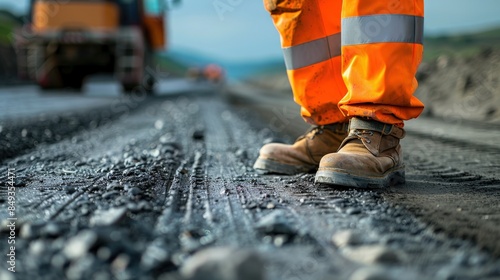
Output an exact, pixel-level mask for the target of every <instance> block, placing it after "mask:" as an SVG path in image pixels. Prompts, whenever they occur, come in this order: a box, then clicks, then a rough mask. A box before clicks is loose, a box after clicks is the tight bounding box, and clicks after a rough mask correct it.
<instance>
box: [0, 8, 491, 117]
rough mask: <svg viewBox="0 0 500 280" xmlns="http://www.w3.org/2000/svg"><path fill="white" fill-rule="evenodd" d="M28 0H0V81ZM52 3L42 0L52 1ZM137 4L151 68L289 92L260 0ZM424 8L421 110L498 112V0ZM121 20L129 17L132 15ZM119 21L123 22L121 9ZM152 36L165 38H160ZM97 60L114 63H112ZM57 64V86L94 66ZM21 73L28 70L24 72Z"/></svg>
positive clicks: (77, 83) (13, 64) (11, 79)
mask: <svg viewBox="0 0 500 280" xmlns="http://www.w3.org/2000/svg"><path fill="white" fill-rule="evenodd" d="M30 1H33V0H18V1H10V0H0V58H1V61H2V63H1V65H0V84H3V85H7V84H16V83H25V81H20V80H19V79H18V77H19V75H18V73H17V72H18V71H17V70H16V69H18V68H19V67H18V64H20V63H23V62H20V61H21V60H23V61H24V60H26V59H25V58H21V59H20V58H19V53H21V52H22V48H23V47H22V44H21V45H20V44H17V45H16V44H15V42H14V41H15V40H14V37H15V36H14V34H15V32H14V30H16V28H17V29H19V28H20V27H21V26H23V25H24V24H25V23H27V22H28V21H29V19H30V15H29V13H30ZM37 1H38V0H37ZM37 1H34V2H37ZM134 1H135V2H137V0H120V1H118V3H125V4H123V5H127V3H132V2H134ZM42 2H43V1H42ZM59 2H61V1H57V0H50V1H47V3H53V4H55V5H58V4H59ZM63 2H67V1H63ZM69 2H70V3H71V2H72V1H69ZM73 2H75V1H73ZM76 2H77V1H76ZM94 2H113V1H104V0H102V1H101V0H99V1H94ZM177 2H178V3H177ZM61 3H62V2H61ZM138 3H143V4H144V6H145V7H147V8H146V10H148V9H149V11H146V16H148V13H149V16H151V15H152V17H150V18H149V23H152V25H150V26H149V27H152V28H153V29H155V28H156V29H157V31H158V25H162V26H163V29H164V30H159V31H158V32H157V34H156V37H157V38H156V39H155V38H153V39H155V40H156V42H153V41H154V40H153V41H151V42H149V43H150V44H149V46H156V48H155V50H152V51H151V53H152V54H154V59H153V60H154V63H153V64H145V65H152V66H151V68H152V69H154V71H156V72H161V73H168V74H167V76H169V77H188V78H189V79H191V80H194V81H198V80H200V77H201V79H202V80H211V81H215V82H217V83H219V82H221V81H224V82H229V83H228V84H234V83H235V82H240V83H241V82H244V83H245V84H250V85H252V86H256V87H258V88H260V89H263V90H264V91H269V92H271V91H272V92H286V93H289V92H290V87H289V85H288V81H287V78H286V75H285V66H284V62H283V59H282V55H281V48H280V42H279V35H278V33H277V31H276V30H275V28H274V26H273V23H272V21H271V18H270V16H269V14H268V13H267V11H266V10H265V9H264V7H263V3H262V1H243V0H231V1H229V0H209V1H194V0H182V1H175V0H166V1H163V0H140V2H138ZM120 5H122V4H120ZM135 5H137V4H135ZM141 5H142V4H139V6H141ZM160 6H161V7H160ZM52 8H53V7H52ZM52 8H50V7H49V8H47V9H48V10H50V9H52ZM122 8H123V7H122ZM425 9H426V18H425V53H424V63H423V64H422V66H421V69H420V72H419V75H418V78H419V81H420V84H421V86H420V88H419V90H418V92H417V95H418V96H419V97H420V98H421V99H422V100H423V101H424V102H425V103H426V104H427V105H428V106H427V109H426V113H428V114H431V115H432V114H434V115H436V114H438V115H439V114H441V117H446V115H442V114H444V113H442V111H443V110H440V109H439V107H440V106H445V105H446V106H448V107H450V106H452V108H451V109H450V110H449V111H452V112H454V113H456V112H457V111H463V110H462V109H461V108H460V107H463V106H464V105H463V104H464V102H470V99H471V97H470V95H471V94H472V99H475V100H476V101H475V103H478V104H484V103H488V102H485V101H486V100H488V101H491V102H492V103H495V104H499V105H498V106H496V107H494V108H490V107H484V106H483V107H481V105H477V104H475V106H473V109H471V110H470V111H471V112H470V113H468V116H469V115H470V116H472V117H471V118H473V119H479V120H484V119H494V120H498V119H500V110H498V107H500V98H499V97H498V96H499V94H498V93H499V85H498V81H497V78H496V74H495V72H496V71H497V70H498V68H499V64H500V58H499V55H498V53H499V51H498V50H499V48H500V17H499V16H498V14H499V12H500V2H499V1H497V0H481V1H474V2H473V1H470V0H440V1H426V8H425ZM49 13H50V12H49ZM155 16H156V18H155ZM49 18H50V17H49ZM160 19H161V22H160V21H159V20H160ZM127 20H129V21H130V20H131V22H133V21H134V19H133V18H132V19H131V18H128V19H125V21H127ZM155 20H156V21H155ZM120 21H121V23H120V24H122V25H123V21H124V19H123V16H121V18H120ZM129 23H130V22H129ZM155 24H156V25H157V26H156V27H155V26H154V25H155ZM159 37H162V39H165V40H166V42H161V40H160V39H159ZM159 40H160V41H159ZM14 49H17V50H14ZM148 50H150V49H149V48H148ZM16 53H17V54H18V55H17V60H19V61H16ZM68 54H70V53H69V51H68ZM145 56H146V57H147V54H146V55H145ZM117 57H118V55H117ZM207 66H208V67H207ZM99 67H101V68H103V69H104V68H106V67H108V68H110V69H111V68H113V66H112V65H107V66H106V65H104V66H103V65H101V66H99ZM159 69H161V70H159ZM63 70H64V71H65V72H64V71H62V70H61V69H59V72H61V71H62V72H61V73H60V76H61V77H62V80H71V81H70V83H69V84H60V85H58V86H59V87H61V86H62V87H66V86H71V87H76V88H79V87H81V86H82V80H83V78H82V77H86V76H89V75H88V74H89V73H94V72H95V71H93V70H92V71H91V70H89V71H87V72H78V71H80V70H78V71H77V70H74V69H70V70H67V69H63ZM94 70H95V69H94ZM114 71H115V72H116V71H117V70H116V69H115V70H114ZM126 71H128V70H126V69H125V70H123V71H122V72H126ZM131 71H132V70H131ZM28 72H29V71H28ZM32 72H33V71H32ZM33 73H34V72H33ZM64 73H69V74H68V75H69V76H68V75H66V76H64ZM137 73H139V72H137ZM115 74H116V73H115ZM24 75H25V76H29V75H28V74H26V73H25V74H24ZM34 75H35V74H32V75H31V76H34ZM36 75H38V77H31V80H35V81H36V80H37V79H38V83H39V84H43V83H49V85H53V83H54V82H53V81H52V82H50V81H49V82H47V78H43V77H42V78H43V79H42V78H40V73H38V74H36ZM120 75H121V74H120ZM127 75H128V74H127ZM140 75H142V74H140ZM21 76H22V75H21ZM115 76H116V75H115ZM136 76H137V75H136ZM164 76H165V75H164ZM49 77H50V75H49ZM74 77H76V78H74ZM125 77H127V76H126V74H123V75H122V78H121V82H122V86H123V88H124V89H125V91H130V90H131V89H133V88H134V86H136V85H137V83H131V84H126V82H124V81H125V80H126V78H125ZM145 79H146V80H148V78H145ZM129 80H130V79H129ZM40 81H41V82H40ZM148 81H149V80H148ZM443 81H444V82H443ZM153 82H154V81H153V80H151V81H150V82H148V83H147V84H148V85H146V86H145V87H146V88H147V87H148V86H149V87H152V84H153ZM50 83H52V84H50ZM43 87H44V86H43V85H42V88H43ZM48 88H50V87H48ZM478 92H479V93H480V95H478ZM482 92H484V94H483V93H482ZM477 100H479V101H477ZM450 104H451V105H450ZM476 105H477V106H476ZM478 106H479V107H480V108H479V107H478ZM468 107H470V106H468Z"/></svg>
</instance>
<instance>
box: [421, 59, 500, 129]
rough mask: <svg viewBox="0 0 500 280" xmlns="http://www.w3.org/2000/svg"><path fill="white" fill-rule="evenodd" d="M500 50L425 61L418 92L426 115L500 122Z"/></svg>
mask: <svg viewBox="0 0 500 280" xmlns="http://www.w3.org/2000/svg"><path fill="white" fill-rule="evenodd" d="M499 71H500V51H498V50H497V51H492V50H488V49H486V50H484V51H483V52H481V54H479V55H477V56H474V57H471V58H460V57H449V56H440V57H439V58H438V59H437V60H435V61H433V62H430V63H422V65H421V66H420V69H419V73H418V75H417V78H418V80H419V83H420V84H419V88H418V90H417V92H416V95H417V96H418V97H419V98H420V100H422V101H423V102H424V104H425V107H426V108H425V111H424V114H427V115H430V116H434V117H439V118H444V119H453V120H473V121H484V122H491V123H500V76H499V75H498V73H499Z"/></svg>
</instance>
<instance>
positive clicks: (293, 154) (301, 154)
mask: <svg viewBox="0 0 500 280" xmlns="http://www.w3.org/2000/svg"><path fill="white" fill-rule="evenodd" d="M347 128H348V123H338V124H330V125H323V126H316V127H313V128H312V129H310V130H309V131H308V132H307V133H306V134H305V135H302V136H300V137H299V138H298V139H297V141H295V143H294V144H293V145H286V144H280V143H270V144H266V145H264V146H263V147H262V148H261V149H260V155H259V158H258V159H257V161H256V162H255V164H254V166H253V168H255V169H256V170H257V171H261V172H264V173H277V174H287V175H293V174H298V173H303V172H310V171H314V170H316V169H317V168H318V164H319V161H320V160H321V158H322V157H323V156H324V155H326V154H329V153H333V152H336V151H337V150H338V148H339V146H340V144H341V143H342V140H344V138H345V137H346V136H347V131H348V130H347Z"/></svg>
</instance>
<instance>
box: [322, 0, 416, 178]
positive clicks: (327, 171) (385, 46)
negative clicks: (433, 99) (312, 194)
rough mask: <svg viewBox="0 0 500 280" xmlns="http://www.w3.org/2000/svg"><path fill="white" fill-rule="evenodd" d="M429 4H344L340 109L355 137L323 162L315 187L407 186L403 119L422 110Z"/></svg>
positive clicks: (380, 0) (357, 0)
mask: <svg viewBox="0 0 500 280" xmlns="http://www.w3.org/2000/svg"><path fill="white" fill-rule="evenodd" d="M423 8H424V7H423V0H389V1H387V0H344V5H343V10H342V58H343V65H342V68H343V73H342V75H343V77H344V81H345V83H346V86H347V88H348V93H347V95H346V96H345V97H344V98H343V99H342V100H341V101H340V102H339V107H340V109H341V110H342V111H343V112H344V113H345V114H346V115H347V116H349V117H351V118H352V119H351V124H350V133H349V136H348V137H347V138H346V140H345V141H344V143H343V144H342V146H341V149H340V150H339V151H338V153H336V154H329V155H326V156H324V157H323V158H322V160H321V163H320V166H319V170H318V173H317V174H316V181H318V182H322V183H331V184H340V185H348V186H360V187H367V186H388V185H392V184H397V183H401V182H404V166H403V162H402V155H401V147H400V145H399V140H400V139H401V138H403V137H404V130H403V129H402V127H403V121H405V120H409V119H411V118H416V117H417V116H418V115H419V114H420V113H421V112H422V109H423V104H422V103H421V102H420V101H419V100H418V99H417V98H416V97H414V96H413V93H414V91H415V89H416V87H417V82H416V80H415V73H416V71H417V67H418V65H419V63H420V60H421V56H422V51H423V46H422V35H423V34H422V33H423V13H424V9H423Z"/></svg>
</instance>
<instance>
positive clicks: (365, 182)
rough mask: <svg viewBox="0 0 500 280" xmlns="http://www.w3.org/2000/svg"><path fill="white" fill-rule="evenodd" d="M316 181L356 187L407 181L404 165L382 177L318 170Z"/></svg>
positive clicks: (388, 184) (388, 185) (389, 184)
mask: <svg viewBox="0 0 500 280" xmlns="http://www.w3.org/2000/svg"><path fill="white" fill-rule="evenodd" d="M314 182H315V183H323V184H329V185H339V186H346V187H354V188H387V187H391V186H397V185H401V184H404V183H405V170H404V166H403V167H398V168H397V169H392V170H389V171H387V172H386V173H385V175H384V176H381V177H366V176H358V175H353V174H349V173H345V172H342V171H332V170H318V172H316V178H315V180H314Z"/></svg>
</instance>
